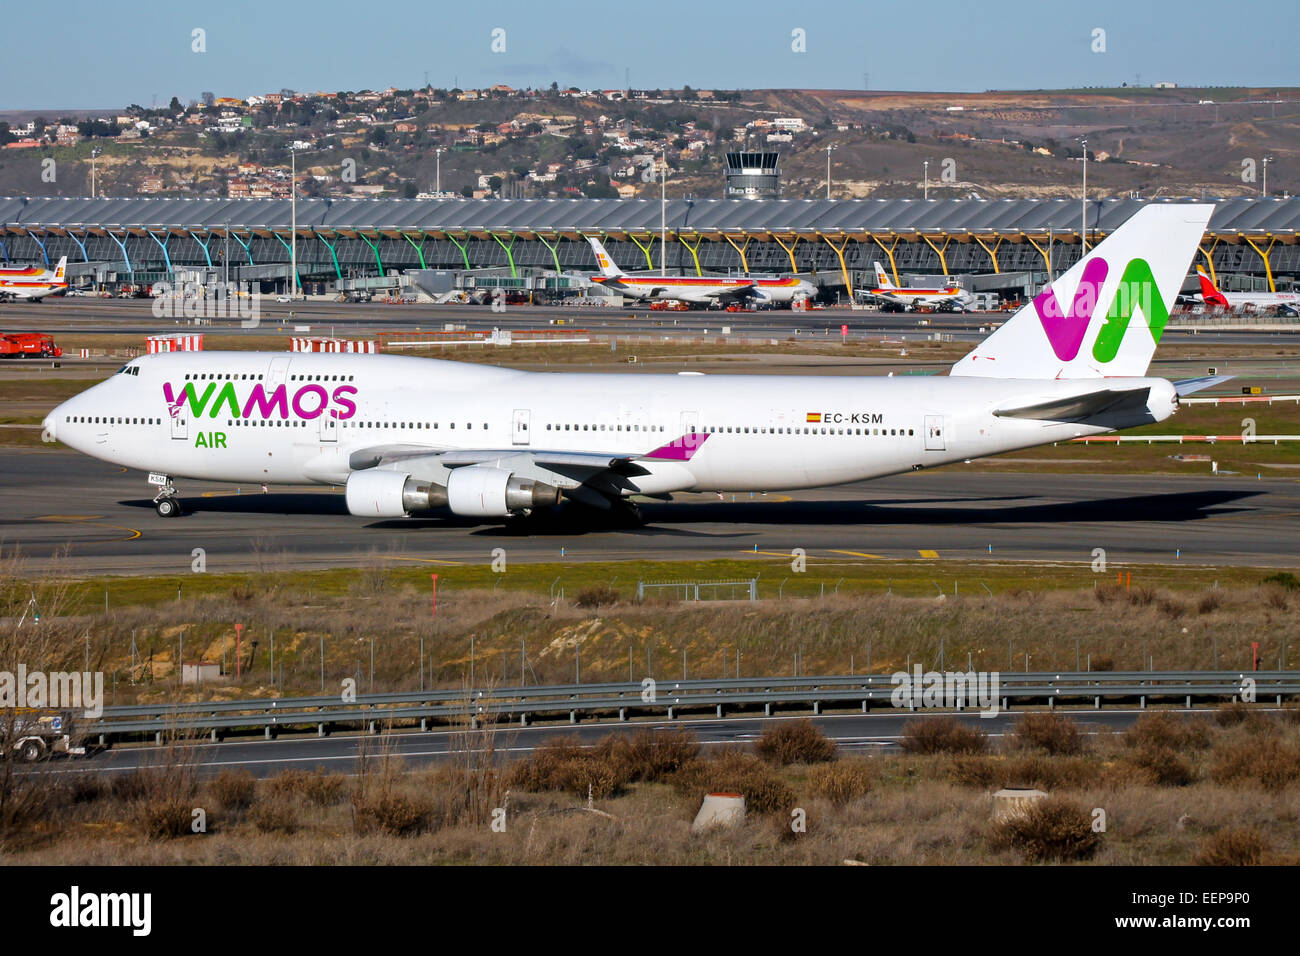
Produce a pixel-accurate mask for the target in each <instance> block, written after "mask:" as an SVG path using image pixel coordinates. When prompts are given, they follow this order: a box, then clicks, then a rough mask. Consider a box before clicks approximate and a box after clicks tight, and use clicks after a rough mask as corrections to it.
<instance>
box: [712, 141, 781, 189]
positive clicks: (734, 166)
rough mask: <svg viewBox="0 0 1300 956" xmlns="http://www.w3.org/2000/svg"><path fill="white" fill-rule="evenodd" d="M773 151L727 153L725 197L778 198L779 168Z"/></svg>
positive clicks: (779, 185)
mask: <svg viewBox="0 0 1300 956" xmlns="http://www.w3.org/2000/svg"><path fill="white" fill-rule="evenodd" d="M778 159H779V155H778V154H777V153H775V152H771V153H768V152H759V151H754V152H748V151H746V152H735V153H727V188H726V193H725V196H726V198H727V199H780V198H781V170H780V167H779V166H778Z"/></svg>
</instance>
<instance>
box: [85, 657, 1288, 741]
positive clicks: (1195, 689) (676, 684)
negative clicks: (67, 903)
mask: <svg viewBox="0 0 1300 956" xmlns="http://www.w3.org/2000/svg"><path fill="white" fill-rule="evenodd" d="M1247 680H1251V681H1253V682H1254V684H1253V688H1252V689H1253V693H1254V696H1255V699H1256V700H1262V699H1264V698H1266V697H1271V698H1274V699H1275V700H1276V702H1277V703H1279V704H1280V703H1281V702H1282V700H1283V698H1287V697H1297V696H1300V672H1297V671H1247V670H1242V671H1060V672H1035V673H1019V674H1017V673H1010V672H998V685H999V686H998V689H997V695H998V697H999V706H1000V707H1001V708H1002V709H1009V708H1010V707H1011V705H1012V704H1013V703H1016V704H1026V703H1034V702H1043V703H1046V704H1047V705H1048V706H1050V707H1054V706H1055V705H1056V704H1057V703H1067V702H1092V703H1093V705H1094V706H1096V707H1101V705H1102V702H1103V701H1105V700H1111V701H1114V700H1127V701H1137V702H1139V704H1140V705H1141V706H1142V707H1145V706H1146V703H1147V700H1148V699H1177V698H1181V699H1183V700H1184V702H1185V704H1186V706H1188V707H1190V706H1192V704H1193V701H1194V700H1197V699H1201V700H1205V699H1237V698H1239V697H1242V696H1243V693H1244V691H1245V689H1246V687H1247V686H1248V685H1247V684H1246V681H1247ZM895 686H896V685H895V681H894V679H893V675H891V674H862V675H821V676H812V677H746V678H726V679H721V680H663V681H653V682H652V681H650V680H649V679H647V680H646V681H643V682H617V683H602V684H567V685H553V686H541V687H522V686H521V687H485V688H477V689H472V690H467V689H458V690H429V691H409V692H401V693H388V694H364V695H358V696H357V697H356V698H355V700H346V699H344V697H343V696H342V695H338V694H335V695H323V696H316V697H285V698H274V699H261V700H233V701H207V702H196V703H183V704H174V705H167V704H142V705H130V706H123V707H106V708H105V709H104V715H103V718H102V719H101V720H99V721H97V722H96V723H94V724H91V725H89V726H88V727H86V728H85V731H84V732H85V733H86V734H87V736H95V735H99V736H100V737H101V739H102V740H103V741H104V742H107V741H108V740H110V739H112V738H116V737H128V736H138V735H147V734H154V735H155V736H156V737H159V738H161V735H162V734H164V733H167V732H179V731H190V732H207V733H210V734H211V735H212V737H213V739H219V738H220V736H221V735H222V732H223V731H235V730H250V729H251V730H257V729H261V730H262V731H263V734H264V735H265V736H266V737H268V738H269V737H272V736H274V735H275V733H276V732H278V731H289V730H292V729H295V728H301V729H308V728H311V727H313V726H314V727H315V728H316V731H317V734H318V735H320V736H324V735H325V734H326V733H328V732H329V730H330V728H331V727H332V726H333V725H347V724H352V725H361V726H363V727H368V728H369V729H372V730H373V729H376V728H377V727H378V725H379V724H380V723H387V722H394V721H415V720H419V721H420V725H421V729H422V730H423V729H427V727H428V721H430V720H439V721H447V722H450V721H455V720H460V721H464V720H469V721H470V722H471V723H476V722H477V721H478V720H479V719H481V718H489V717H492V718H503V717H518V718H519V719H520V722H521V723H522V724H525V725H526V724H527V722H528V719H529V717H530V716H546V715H557V714H558V715H565V714H567V716H568V718H569V721H570V722H571V723H576V722H577V721H578V719H579V717H580V716H582V715H615V714H617V717H618V719H619V720H626V719H628V717H629V715H631V714H632V713H633V712H636V713H650V714H655V713H666V715H667V717H668V719H670V720H671V719H674V718H675V717H676V716H678V715H679V714H681V713H683V712H687V711H690V712H701V711H705V712H706V711H709V710H713V711H715V713H716V714H717V716H719V717H721V716H723V715H724V713H725V711H726V710H727V709H728V708H731V709H733V710H738V709H746V708H757V707H758V706H760V705H761V706H762V707H763V710H764V713H765V714H767V715H771V713H772V712H773V710H774V708H776V707H778V706H803V707H809V706H811V708H812V710H813V712H814V713H821V709H822V707H823V706H824V705H829V706H839V707H844V706H849V705H858V706H860V707H861V709H862V711H863V712H864V713H865V712H866V711H868V710H869V709H870V708H871V707H872V706H874V705H888V704H890V703H891V699H892V696H893V693H894V690H895ZM970 706H971V707H973V706H974V703H973V701H972V702H971V704H970Z"/></svg>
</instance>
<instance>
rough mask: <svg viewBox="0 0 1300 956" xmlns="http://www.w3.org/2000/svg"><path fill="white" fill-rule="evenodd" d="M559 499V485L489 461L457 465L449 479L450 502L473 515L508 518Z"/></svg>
mask: <svg viewBox="0 0 1300 956" xmlns="http://www.w3.org/2000/svg"><path fill="white" fill-rule="evenodd" d="M559 503H560V489H558V488H556V487H554V486H552V485H548V484H547V483H546V482H544V481H537V480H536V479H533V478H522V477H520V476H518V475H515V474H512V473H511V472H508V471H506V470H505V469H504V468H493V467H491V466H490V465H469V466H467V467H465V468H457V469H455V470H454V471H453V472H452V473H451V477H450V478H448V479H447V505H448V507H450V508H451V510H452V511H454V512H455V513H456V514H458V515H465V516H467V517H471V518H505V517H507V516H509V515H512V514H516V513H518V512H521V511H530V510H531V509H533V508H545V507H547V506H550V505H557V504H559Z"/></svg>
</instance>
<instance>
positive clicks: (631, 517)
mask: <svg viewBox="0 0 1300 956" xmlns="http://www.w3.org/2000/svg"><path fill="white" fill-rule="evenodd" d="M609 517H610V522H611V524H613V525H614V526H615V527H617V528H640V527H642V526H643V525H644V524H645V516H644V515H643V514H641V508H640V506H639V505H637V504H636V502H633V501H628V500H627V499H626V498H621V499H619V500H618V501H615V502H613V506H612V507H611V508H610V512H609Z"/></svg>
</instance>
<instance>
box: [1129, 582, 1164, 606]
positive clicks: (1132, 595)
mask: <svg viewBox="0 0 1300 956" xmlns="http://www.w3.org/2000/svg"><path fill="white" fill-rule="evenodd" d="M1124 596H1125V597H1127V598H1128V603H1129V604H1131V605H1133V607H1150V606H1151V605H1152V604H1155V603H1156V601H1158V600H1159V599H1160V592H1159V591H1157V590H1156V589H1155V588H1145V587H1136V588H1130V589H1129V590H1127V591H1125V592H1124Z"/></svg>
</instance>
